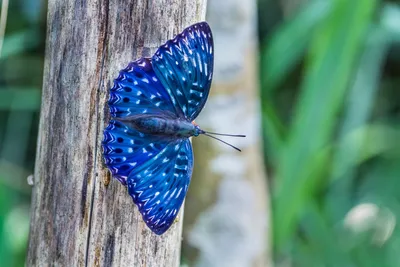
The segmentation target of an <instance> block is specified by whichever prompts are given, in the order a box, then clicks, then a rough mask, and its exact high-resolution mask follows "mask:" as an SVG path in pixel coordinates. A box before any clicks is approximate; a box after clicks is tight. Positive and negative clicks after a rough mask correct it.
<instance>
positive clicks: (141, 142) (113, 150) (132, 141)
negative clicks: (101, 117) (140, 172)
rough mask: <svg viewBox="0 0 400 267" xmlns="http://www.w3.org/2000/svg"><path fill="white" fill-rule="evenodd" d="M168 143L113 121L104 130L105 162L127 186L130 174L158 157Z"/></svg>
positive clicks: (114, 174)
mask: <svg viewBox="0 0 400 267" xmlns="http://www.w3.org/2000/svg"><path fill="white" fill-rule="evenodd" d="M168 143H169V141H165V140H160V139H159V138H158V139H157V138H156V137H154V136H150V135H148V134H143V133H141V132H138V131H136V130H134V129H132V128H130V127H128V126H126V125H125V124H123V123H121V122H119V121H115V120H111V121H110V123H109V124H108V126H107V128H106V129H105V130H104V138H103V142H102V144H103V157H104V162H105V164H106V165H107V167H108V169H110V171H111V173H112V174H113V176H114V177H115V178H117V179H118V180H119V181H120V182H121V183H122V184H124V185H126V179H127V177H128V175H129V173H131V172H132V170H133V169H135V168H139V167H140V166H141V165H143V164H144V163H145V162H147V161H149V160H150V159H152V158H154V157H156V156H157V155H158V154H159V153H160V152H161V151H163V149H165V148H166V146H167V145H168Z"/></svg>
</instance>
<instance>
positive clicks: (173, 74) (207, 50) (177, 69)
mask: <svg viewBox="0 0 400 267" xmlns="http://www.w3.org/2000/svg"><path fill="white" fill-rule="evenodd" d="M152 64H153V68H154V71H155V73H156V75H157V77H158V78H159V79H160V81H161V83H162V84H163V85H164V87H165V89H166V90H167V92H168V93H169V95H170V98H171V101H172V103H173V104H174V106H175V109H176V110H177V113H178V114H183V116H184V117H185V118H186V119H187V120H189V121H192V120H194V119H195V118H196V117H197V115H198V114H199V113H200V111H201V109H202V108H203V106H204V104H205V102H206V100H207V97H208V93H209V91H210V86H211V79H212V74H213V66H214V57H213V38H212V34H211V29H210V27H209V26H208V24H207V23H206V22H201V23H197V24H194V25H192V26H190V27H188V28H186V29H185V30H184V31H183V32H182V33H181V34H178V35H177V36H176V37H175V38H174V39H172V40H169V41H168V42H166V43H165V44H164V45H163V46H161V47H160V48H159V49H158V50H157V52H156V53H155V54H154V56H153V58H152Z"/></svg>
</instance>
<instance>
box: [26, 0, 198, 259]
mask: <svg viewBox="0 0 400 267" xmlns="http://www.w3.org/2000/svg"><path fill="white" fill-rule="evenodd" d="M205 7H206V0H196V1H189V0H186V1H178V0H157V1H150V0H136V1H133V0H130V1H126V0H116V1H108V0H104V1H95V0H87V1H84V0H56V1H49V8H48V31H47V48H46V59H45V71H44V85H43V96H42V108H41V118H40V129H39V139H38V149H37V158H36V166H35V174H34V185H33V198H32V210H31V229H30V239H29V250H28V258H27V265H28V266H178V265H179V258H180V243H181V228H182V227H181V224H182V220H180V221H179V222H178V223H176V224H175V225H174V226H173V227H172V228H171V229H170V230H169V231H168V232H167V233H166V234H165V235H163V236H156V235H155V234H153V233H151V231H150V230H149V229H147V227H146V225H145V224H144V222H143V221H142V219H141V215H140V213H139V212H138V210H137V208H136V206H135V205H134V204H133V202H132V199H131V198H130V196H129V195H128V194H127V190H126V189H125V187H124V186H122V185H121V184H120V183H119V182H118V181H117V180H114V179H112V180H110V175H109V173H108V171H107V170H106V169H105V167H104V165H103V162H102V151H101V146H100V144H101V140H102V138H103V137H102V132H103V129H104V126H105V125H106V124H107V122H108V120H109V114H108V107H107V106H106V101H107V99H108V90H109V88H110V86H111V85H112V81H113V79H114V78H116V77H117V76H118V73H119V70H120V69H122V68H125V67H126V66H127V64H128V63H129V61H133V60H135V59H136V58H139V57H141V56H151V55H152V53H153V52H155V50H156V48H157V47H158V46H159V45H160V44H162V43H164V42H165V41H166V40H167V39H169V38H171V37H173V35H175V34H177V33H178V32H180V31H181V30H182V29H183V28H184V27H186V26H189V25H190V24H192V23H195V22H197V21H200V20H204V15H205Z"/></svg>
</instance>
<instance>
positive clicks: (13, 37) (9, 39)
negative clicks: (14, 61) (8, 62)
mask: <svg viewBox="0 0 400 267" xmlns="http://www.w3.org/2000/svg"><path fill="white" fill-rule="evenodd" d="M38 35H39V32H38V31H36V30H25V31H21V32H17V33H13V34H10V35H7V36H5V38H4V43H3V50H2V52H1V57H0V60H4V59H7V58H8V57H10V56H13V55H17V54H20V53H22V52H24V51H26V50H28V49H32V48H35V47H37V46H38V45H39V43H40V39H39V38H37V36H38Z"/></svg>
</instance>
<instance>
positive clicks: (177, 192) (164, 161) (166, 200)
mask: <svg viewBox="0 0 400 267" xmlns="http://www.w3.org/2000/svg"><path fill="white" fill-rule="evenodd" d="M192 169H193V152H192V146H191V144H190V141H189V139H181V140H177V141H174V142H171V143H169V144H168V145H167V146H165V147H164V149H162V150H161V151H160V152H159V153H158V154H157V155H156V156H155V157H154V158H152V159H150V160H149V161H147V162H146V163H144V164H143V165H142V166H140V167H138V168H135V169H134V170H133V171H132V172H131V173H130V174H129V177H128V179H127V184H128V191H129V194H130V195H131V196H132V198H133V201H134V202H135V203H136V204H137V206H138V208H139V211H140V213H141V214H142V216H143V220H144V221H145V223H146V224H147V226H148V227H149V228H150V229H151V230H152V231H153V232H154V233H156V234H158V235H161V234H163V233H164V232H165V231H167V230H168V228H169V227H170V226H171V225H172V223H173V222H174V220H175V218H176V216H177V215H178V212H179V209H180V207H181V206H182V203H183V200H184V199H185V196H186V192H187V190H188V187H189V183H190V177H191V175H192Z"/></svg>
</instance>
